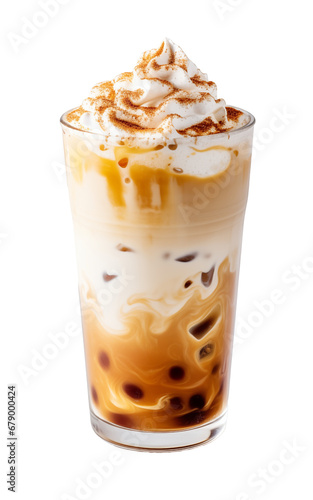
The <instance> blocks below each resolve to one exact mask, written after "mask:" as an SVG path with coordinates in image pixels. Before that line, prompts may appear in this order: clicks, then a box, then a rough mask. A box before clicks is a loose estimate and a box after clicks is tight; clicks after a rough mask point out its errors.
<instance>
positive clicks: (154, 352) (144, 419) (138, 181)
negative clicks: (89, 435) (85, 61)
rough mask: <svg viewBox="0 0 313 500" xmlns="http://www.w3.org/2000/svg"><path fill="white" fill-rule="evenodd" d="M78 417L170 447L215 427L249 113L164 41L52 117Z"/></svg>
mask: <svg viewBox="0 0 313 500" xmlns="http://www.w3.org/2000/svg"><path fill="white" fill-rule="evenodd" d="M61 121H62V128H63V134H64V135H63V137H64V145H65V158H66V165H67V174H68V175H67V178H68V187H69V193H70V201H71V208H72V214H73V222H74V230H75V239H76V248H77V260H78V270H79V290H80V300H81V308H82V318H83V330H84V343H85V352H86V365H87V377H88V388H89V395H90V409H91V421H92V426H93V428H94V430H95V431H96V432H97V433H98V434H99V435H100V436H101V437H103V438H104V439H107V440H109V441H111V442H113V443H116V444H120V445H123V446H128V447H134V448H139V449H150V450H169V449H175V448H182V447H188V446H192V445H195V444H199V443H203V442H205V441H210V440H211V439H213V438H214V437H215V436H217V435H218V434H219V433H220V432H221V430H222V429H223V427H224V425H225V419H226V411H227V398H228V389H229V374H230V365H231V353H232V337H233V328H234V318H235V308H236V292H237V281H238V271H239V261H240V248H241V238H242V228H243V220H244V213H245V207H246V201H247V193H248V184H249V170H250V160H251V145H252V134H253V125H254V119H253V117H252V115H250V114H249V113H247V112H245V111H242V110H240V109H238V108H234V107H228V106H226V105H225V102H224V101H223V100H222V99H217V96H216V86H215V84H214V83H213V82H211V81H209V80H208V77H207V75H206V74H203V73H201V71H200V70H198V69H197V67H196V66H195V65H194V64H193V63H192V62H191V61H190V60H189V59H188V58H187V56H186V55H185V54H184V52H183V51H182V50H181V49H180V48H179V47H178V46H176V45H175V44H174V43H173V42H171V41H169V40H167V39H166V40H165V41H164V42H163V43H162V45H161V47H160V48H159V49H158V50H151V51H148V52H145V53H144V54H143V56H142V57H141V59H140V60H139V62H138V64H137V66H136V67H135V69H134V71H133V72H129V73H122V74H121V75H119V76H118V77H116V78H115V79H113V80H112V81H106V82H104V83H100V84H98V85H96V86H95V87H94V88H93V89H92V92H91V95H90V97H88V98H87V99H86V100H85V101H83V104H82V106H80V107H79V108H76V109H74V110H72V111H70V112H68V113H65V114H64V115H63V117H62V120H61Z"/></svg>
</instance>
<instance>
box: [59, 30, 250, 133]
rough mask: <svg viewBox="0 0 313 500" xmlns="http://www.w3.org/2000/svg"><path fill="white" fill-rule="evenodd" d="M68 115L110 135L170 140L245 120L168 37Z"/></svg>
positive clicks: (225, 128)
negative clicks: (158, 46)
mask: <svg viewBox="0 0 313 500" xmlns="http://www.w3.org/2000/svg"><path fill="white" fill-rule="evenodd" d="M67 119H68V121H69V122H76V125H77V126H79V127H80V128H83V129H87V130H92V131H100V132H102V133H103V132H104V133H106V134H108V135H111V136H117V137H123V136H136V137H137V136H139V137H140V136H145V137H147V136H149V137H151V138H159V137H166V138H171V139H173V138H177V137H180V136H182V135H183V136H186V135H187V136H202V135H210V134H216V133H219V132H226V131H229V130H231V129H234V128H238V127H240V126H242V125H244V124H245V123H246V121H247V117H246V116H245V115H244V114H243V113H242V112H240V111H238V110H237V109H234V108H229V107H226V104H225V101H224V100H223V99H217V89H216V85H215V83H214V82H212V81H209V79H208V76H207V75H206V74H205V73H202V72H201V71H200V70H199V69H198V68H197V67H196V66H195V65H194V64H193V63H192V62H191V61H190V60H189V59H188V57H187V56H186V54H185V53H184V52H183V51H182V49H181V48H180V47H178V46H177V45H175V44H174V43H173V42H172V41H170V40H168V39H165V40H164V41H163V43H162V44H161V46H160V48H159V49H156V50H150V51H147V52H144V54H143V55H142V57H141V58H140V59H139V61H138V63H137V65H136V67H135V69H134V71H133V72H130V73H122V74H121V75H119V76H117V77H116V78H114V79H113V80H112V81H106V82H102V83H99V84H98V85H96V86H95V87H93V89H92V90H91V95H90V96H89V97H88V98H87V99H85V100H84V101H83V104H82V106H81V107H80V108H77V109H76V110H74V111H73V112H72V113H70V114H69V115H68V116H67Z"/></svg>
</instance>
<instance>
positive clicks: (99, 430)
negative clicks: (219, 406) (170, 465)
mask: <svg viewBox="0 0 313 500" xmlns="http://www.w3.org/2000/svg"><path fill="white" fill-rule="evenodd" d="M90 418H91V425H92V428H93V430H94V431H95V433H96V434H98V436H100V437H101V438H102V439H105V440H106V441H109V442H110V443H112V444H115V445H117V446H121V447H122V448H128V449H132V450H137V451H154V452H156V451H179V450H184V449H186V448H192V447H194V446H198V445H201V444H205V443H209V442H210V441H213V439H215V438H217V437H218V436H219V435H220V434H221V433H222V432H223V430H224V429H225V425H226V420H227V412H226V411H225V412H224V413H223V414H222V415H221V416H219V417H218V418H216V419H215V420H213V421H212V422H209V423H207V424H204V425H201V426H199V427H193V428H192V429H185V430H177V431H155V432H148V431H138V430H135V429H127V428H126V427H120V426H119V425H115V424H112V423H110V422H106V421H105V420H102V419H101V418H99V417H97V416H96V415H95V414H94V413H92V412H91V413H90Z"/></svg>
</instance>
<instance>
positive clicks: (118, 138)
mask: <svg viewBox="0 0 313 500" xmlns="http://www.w3.org/2000/svg"><path fill="white" fill-rule="evenodd" d="M78 107H79V106H78ZM78 107H76V108H72V109H70V110H68V111H66V112H65V113H63V114H62V115H61V118H60V122H61V125H62V126H64V127H66V128H69V129H72V130H76V131H77V132H82V133H84V134H90V135H91V136H99V137H101V136H102V137H105V138H110V139H113V140H114V139H115V140H116V141H123V140H125V139H131V140H134V141H138V142H145V143H147V142H150V141H152V142H155V141H158V142H160V141H162V139H163V141H165V140H169V139H168V138H167V137H166V136H164V137H163V138H162V137H149V136H148V135H147V136H138V135H131V134H129V135H112V134H110V133H106V132H105V130H86V129H83V128H82V127H75V126H74V125H72V124H71V123H69V122H68V121H67V120H66V117H67V115H68V114H69V113H71V112H72V111H75V110H76V109H78ZM226 107H227V108H234V109H236V110H238V111H241V112H242V113H244V114H245V115H246V116H248V117H249V121H248V123H245V124H244V125H242V126H241V127H238V128H234V129H232V130H228V131H226V132H217V133H215V134H208V135H187V136H186V135H184V136H183V135H182V136H181V137H175V138H173V139H172V140H173V141H176V142H187V141H191V140H194V141H195V140H197V139H200V140H204V139H207V140H210V139H211V140H212V139H214V138H215V139H216V138H220V137H221V138H224V137H226V136H230V135H235V134H238V133H240V132H242V131H243V130H248V129H250V128H252V127H253V126H254V124H255V117H254V116H253V114H252V113H250V112H249V111H246V110H245V109H242V108H238V107H237V106H231V105H227V106H226Z"/></svg>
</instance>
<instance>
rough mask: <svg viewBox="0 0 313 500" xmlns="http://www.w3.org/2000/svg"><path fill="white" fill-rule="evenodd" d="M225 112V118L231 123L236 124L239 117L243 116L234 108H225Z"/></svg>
mask: <svg viewBox="0 0 313 500" xmlns="http://www.w3.org/2000/svg"><path fill="white" fill-rule="evenodd" d="M226 111H227V118H228V120H232V121H233V122H236V123H237V122H238V120H239V118H240V116H241V115H243V112H242V111H239V110H238V109H235V108H229V107H227V106H226Z"/></svg>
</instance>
